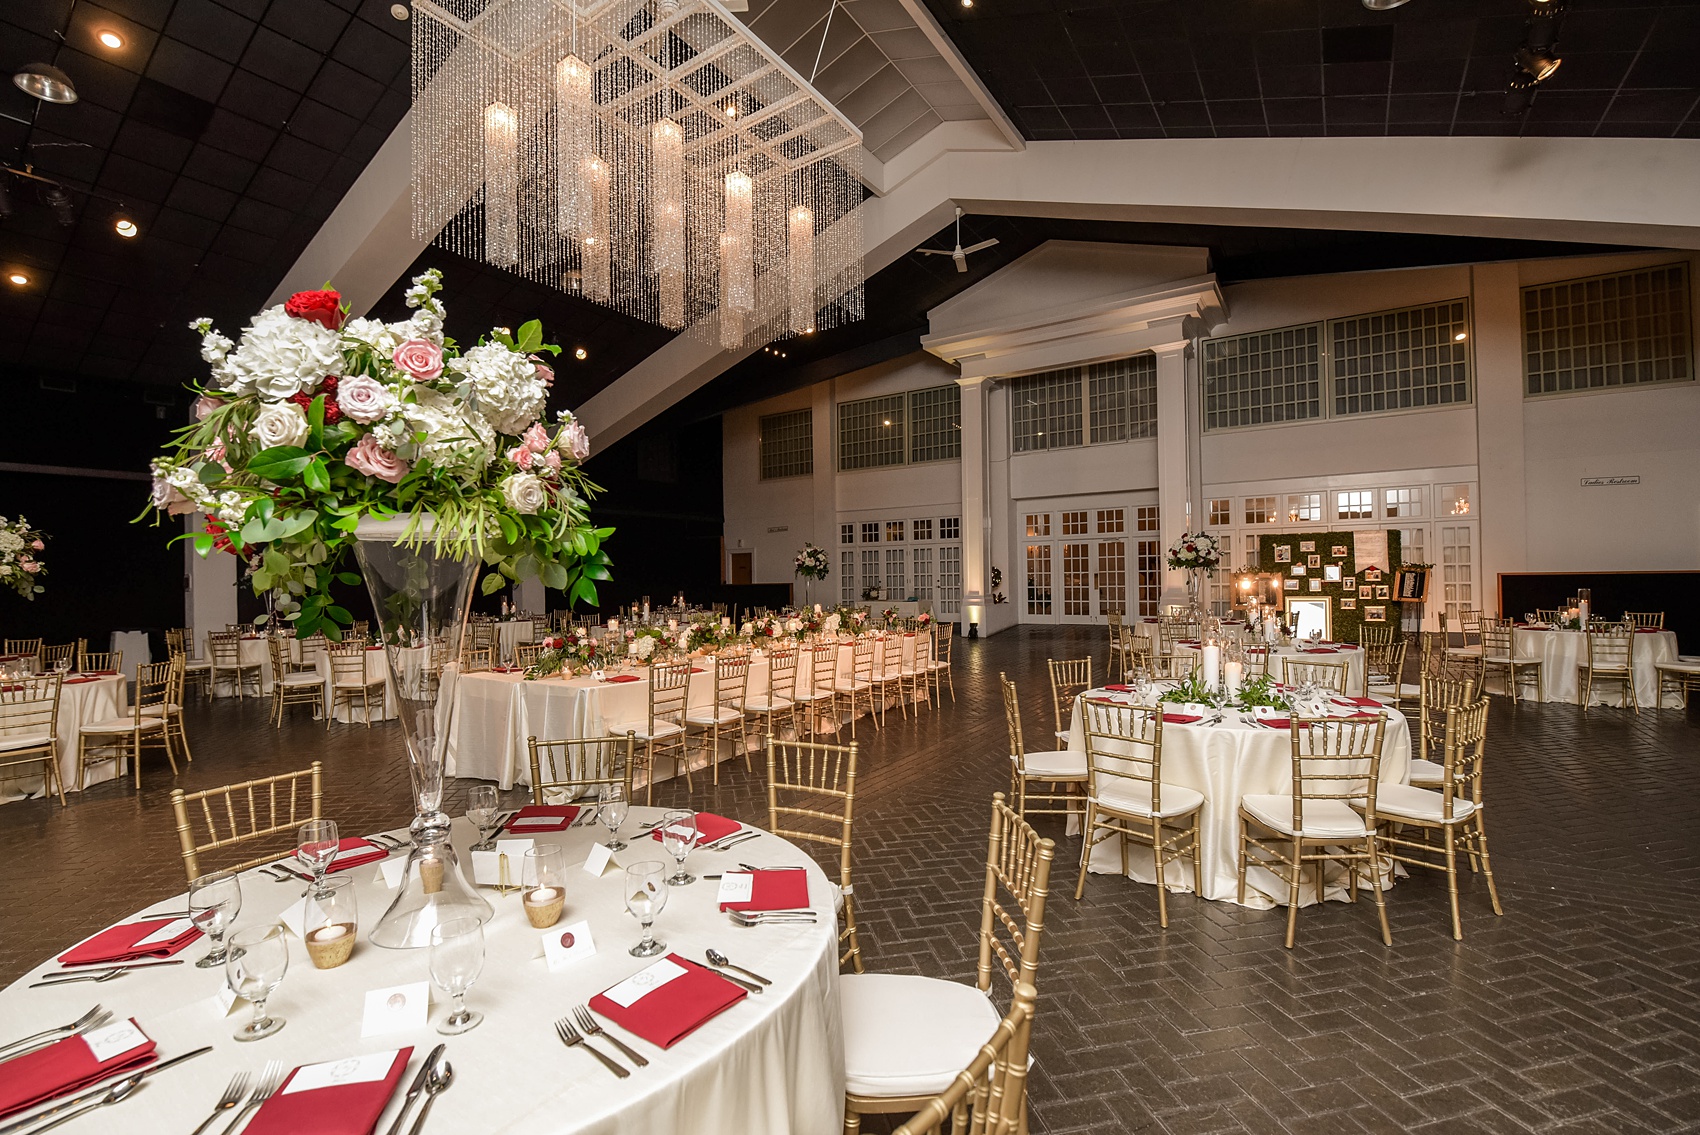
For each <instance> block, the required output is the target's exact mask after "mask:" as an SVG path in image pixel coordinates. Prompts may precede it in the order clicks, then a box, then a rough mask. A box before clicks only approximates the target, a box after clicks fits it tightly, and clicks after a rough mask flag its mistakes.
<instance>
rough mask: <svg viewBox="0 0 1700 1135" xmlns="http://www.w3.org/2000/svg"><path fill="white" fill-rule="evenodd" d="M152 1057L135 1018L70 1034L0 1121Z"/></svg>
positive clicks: (22, 1083) (45, 1051) (39, 1055)
mask: <svg viewBox="0 0 1700 1135" xmlns="http://www.w3.org/2000/svg"><path fill="white" fill-rule="evenodd" d="M740 992H742V991H740ZM153 1058H154V1043H153V1041H151V1040H149V1039H148V1037H147V1034H145V1033H144V1032H142V1030H141V1027H140V1026H138V1025H137V1024H136V1022H135V1021H134V1020H129V1021H119V1022H118V1023H117V1024H115V1025H108V1026H106V1027H105V1028H103V1029H92V1030H90V1031H89V1032H87V1033H85V1034H83V1035H82V1036H68V1037H66V1038H65V1039H64V1040H62V1041H58V1042H56V1043H54V1044H50V1045H48V1046H47V1047H46V1048H38V1049H36V1050H35V1051H34V1052H29V1053H25V1054H24V1055H23V1056H20V1057H18V1058H16V1059H15V1060H8V1061H6V1063H5V1065H4V1066H3V1067H4V1068H5V1075H0V1117H3V1116H8V1115H11V1114H13V1113H14V1112H19V1111H22V1110H24V1108H26V1107H32V1106H34V1105H35V1104H38V1103H44V1102H46V1101H47V1100H51V1099H57V1098H58V1097H59V1096H63V1095H69V1094H70V1093H72V1092H74V1091H77V1090H78V1089H79V1088H84V1087H87V1086H88V1085H90V1084H92V1083H94V1082H95V1081H97V1080H104V1079H105V1078H106V1077H108V1076H111V1075H113V1074H114V1073H117V1072H123V1071H126V1070H127V1069H130V1068H136V1067H139V1066H141V1065H143V1064H147V1063H149V1062H150V1061H152V1060H153Z"/></svg>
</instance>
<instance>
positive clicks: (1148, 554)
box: [1017, 505, 1161, 624]
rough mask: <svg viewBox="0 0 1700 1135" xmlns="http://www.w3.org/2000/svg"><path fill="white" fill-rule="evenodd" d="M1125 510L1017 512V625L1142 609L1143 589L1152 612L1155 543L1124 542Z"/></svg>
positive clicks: (1098, 618)
mask: <svg viewBox="0 0 1700 1135" xmlns="http://www.w3.org/2000/svg"><path fill="white" fill-rule="evenodd" d="M1130 511H1131V510H1130V509H1129V508H1127V507H1126V506H1125V505H1123V506H1114V507H1103V508H1098V507H1091V508H1084V507H1070V508H1044V507H1029V508H1027V509H1024V510H1023V512H1022V514H1021V519H1022V521H1023V522H1024V525H1025V537H1026V538H1025V542H1024V543H1023V545H1022V549H1023V565H1022V566H1023V580H1022V583H1023V586H1022V590H1021V592H1020V594H1019V596H1018V597H1017V601H1018V602H1019V603H1020V604H1021V608H1020V614H1021V621H1022V622H1024V623H1079V624H1099V623H1102V622H1103V620H1104V616H1105V615H1108V614H1111V613H1115V614H1134V613H1138V612H1139V611H1141V610H1143V609H1144V607H1145V600H1146V595H1145V593H1146V591H1147V590H1150V592H1151V595H1150V608H1151V609H1152V610H1156V593H1157V588H1158V587H1160V585H1161V579H1160V571H1161V567H1160V565H1158V566H1155V567H1152V566H1151V565H1149V564H1148V563H1147V560H1148V559H1153V560H1154V558H1155V550H1156V541H1155V540H1133V541H1130V540H1129V539H1128V535H1127V534H1128V515H1129V512H1130ZM1147 545H1150V547H1149V548H1148V547H1147ZM1148 571H1149V573H1150V574H1151V577H1152V578H1151V579H1150V580H1147V579H1146V575H1147V573H1148ZM1148 585H1149V586H1148Z"/></svg>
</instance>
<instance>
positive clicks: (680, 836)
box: [661, 811, 697, 887]
mask: <svg viewBox="0 0 1700 1135" xmlns="http://www.w3.org/2000/svg"><path fill="white" fill-rule="evenodd" d="M696 842H697V814H696V813H695V812H686V811H677V812H668V813H667V814H666V815H665V816H664V817H662V820H661V849H662V850H663V851H665V852H666V853H667V854H668V855H671V856H672V857H673V858H674V859H675V860H677V861H678V864H679V869H678V870H677V871H675V872H674V873H673V874H672V875H670V876H669V877H668V879H667V885H668V886H670V887H683V886H685V885H686V884H688V883H694V882H696V881H697V877H696V876H695V875H692V874H690V873H689V872H687V871H686V870H685V859H686V857H687V856H689V855H690V853H691V848H693V847H695V846H696Z"/></svg>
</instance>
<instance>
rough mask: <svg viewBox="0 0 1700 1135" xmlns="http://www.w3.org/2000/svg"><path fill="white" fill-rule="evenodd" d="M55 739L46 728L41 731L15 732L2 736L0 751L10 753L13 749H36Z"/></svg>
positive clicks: (0, 738)
mask: <svg viewBox="0 0 1700 1135" xmlns="http://www.w3.org/2000/svg"><path fill="white" fill-rule="evenodd" d="M52 740H53V734H51V733H49V732H47V731H46V730H43V731H41V732H40V733H14V734H9V735H7V736H5V737H0V753H9V752H11V751H12V750H13V749H34V748H37V747H39V746H42V745H45V744H47V743H49V742H50V741H52Z"/></svg>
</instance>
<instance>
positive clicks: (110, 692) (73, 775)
mask: <svg viewBox="0 0 1700 1135" xmlns="http://www.w3.org/2000/svg"><path fill="white" fill-rule="evenodd" d="M129 712H130V694H129V688H128V686H127V685H126V683H125V681H124V675H122V674H107V675H93V674H71V675H69V676H67V677H66V679H65V682H64V684H63V685H62V686H61V687H60V690H59V720H58V737H59V778H60V780H61V781H63V782H64V784H65V791H66V792H75V791H77V736H78V734H79V733H80V732H81V731H82V727H83V726H84V725H87V724H89V723H90V722H92V721H106V720H108V719H110V718H114V717H123V716H124V715H126V714H127V713H129ZM5 734H6V729H5V728H4V723H3V722H0V736H4V735H5ZM121 764H122V762H120V761H114V760H106V761H101V762H99V763H97V764H91V765H90V766H89V772H88V783H89V784H99V783H100V782H101V781H103V780H111V779H113V778H114V777H116V776H117V775H118V774H119V772H120V766H121ZM40 768H41V766H40V765H35V766H23V765H20V766H18V767H17V768H16V769H12V770H11V772H12V773H13V775H12V776H8V777H5V778H4V779H3V780H0V798H4V799H16V798H18V797H20V796H26V795H28V796H33V795H36V794H39V793H40V792H42V791H44V790H45V789H46V787H47V786H46V783H45V779H46V778H44V777H43V776H42V775H41V772H40ZM85 787H86V785H85Z"/></svg>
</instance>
